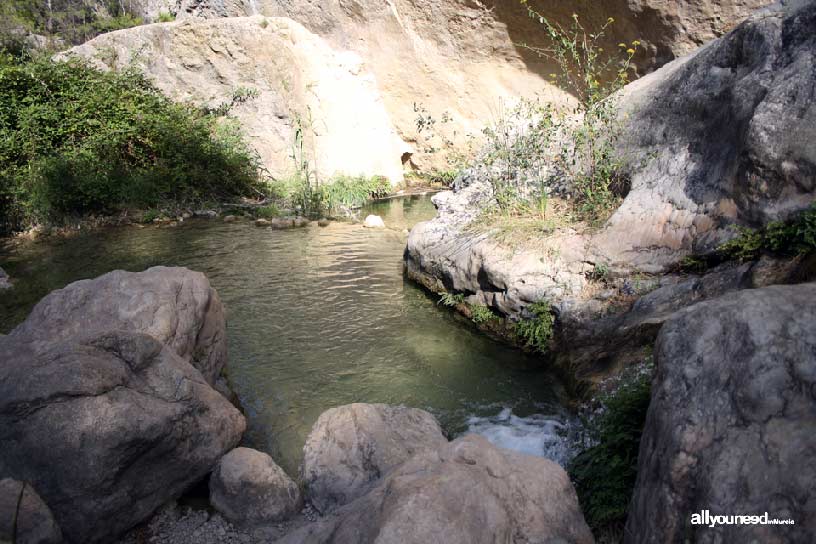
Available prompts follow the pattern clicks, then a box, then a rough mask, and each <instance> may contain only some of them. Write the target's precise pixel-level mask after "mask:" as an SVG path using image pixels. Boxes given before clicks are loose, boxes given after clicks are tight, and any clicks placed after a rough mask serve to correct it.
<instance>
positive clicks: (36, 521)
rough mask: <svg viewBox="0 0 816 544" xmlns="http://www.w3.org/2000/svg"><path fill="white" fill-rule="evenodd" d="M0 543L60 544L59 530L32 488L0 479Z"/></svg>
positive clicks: (11, 480)
mask: <svg viewBox="0 0 816 544" xmlns="http://www.w3.org/2000/svg"><path fill="white" fill-rule="evenodd" d="M0 542H3V543H6V542H8V543H10V544H60V543H61V542H62V531H60V528H59V525H57V522H56V520H55V519H54V516H53V514H52V513H51V510H50V509H49V508H48V506H47V505H46V504H45V503H44V502H43V501H42V499H41V498H40V496H39V495H37V492H36V491H35V490H34V488H33V487H31V486H30V485H28V484H26V483H25V482H19V481H17V480H13V479H11V478H4V479H2V480H0Z"/></svg>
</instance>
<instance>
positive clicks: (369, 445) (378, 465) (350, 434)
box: [301, 404, 447, 511]
mask: <svg viewBox="0 0 816 544" xmlns="http://www.w3.org/2000/svg"><path fill="white" fill-rule="evenodd" d="M446 442H447V440H446V439H445V437H444V435H443V434H442V430H441V429H440V427H439V423H437V421H436V419H435V418H434V417H433V416H432V415H431V414H429V413H428V412H425V411H423V410H418V409H416V408H406V407H404V406H389V405H386V404H348V405H345V406H340V407H338V408H332V409H330V410H327V411H325V412H323V414H321V415H320V417H319V418H318V420H317V423H315V425H314V427H312V431H311V432H310V433H309V437H308V438H307V439H306V445H305V446H304V447H303V466H302V469H301V471H302V474H301V479H302V481H303V485H304V486H305V489H306V493H307V495H308V497H309V500H311V502H312V504H313V505H314V506H315V507H316V508H317V509H318V510H320V511H325V510H326V509H328V508H330V507H333V506H336V505H338V504H345V503H347V502H349V501H351V500H354V499H355V498H357V497H358V496H360V495H361V494H362V493H363V492H365V490H366V489H367V488H368V487H369V486H370V484H371V483H372V482H374V481H376V480H378V479H380V478H381V477H382V476H384V475H385V474H386V473H387V472H388V471H389V470H391V469H392V468H394V467H395V466H397V465H399V464H400V463H402V462H404V461H405V460H407V459H408V458H409V457H411V456H412V455H414V454H415V453H417V452H420V451H423V450H429V449H431V450H433V449H436V448H438V447H440V446H441V445H443V444H445V443H446Z"/></svg>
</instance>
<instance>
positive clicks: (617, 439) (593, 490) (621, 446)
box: [568, 366, 651, 534]
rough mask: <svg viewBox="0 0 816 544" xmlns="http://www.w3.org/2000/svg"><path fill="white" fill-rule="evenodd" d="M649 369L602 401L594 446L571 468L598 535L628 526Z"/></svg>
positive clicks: (592, 428) (592, 427) (592, 431)
mask: <svg viewBox="0 0 816 544" xmlns="http://www.w3.org/2000/svg"><path fill="white" fill-rule="evenodd" d="M647 369H648V371H647V372H639V373H638V374H636V376H635V377H634V378H633V379H631V381H628V382H625V383H622V384H621V385H620V386H619V387H618V388H617V390H615V391H614V392H613V393H612V394H610V395H608V396H606V397H604V398H602V399H601V404H602V406H603V409H602V410H601V412H600V415H599V416H598V417H597V418H596V419H595V420H593V421H591V422H589V423H588V432H589V438H590V441H591V442H592V443H593V444H594V445H592V446H590V447H589V448H587V449H585V450H584V451H582V452H581V453H579V454H578V455H577V456H576V457H575V458H574V459H573V460H572V462H571V463H570V465H569V467H568V471H569V473H570V475H571V477H572V480H573V482H574V484H575V490H576V492H577V493H578V500H579V502H580V504H581V510H582V511H583V513H584V517H585V518H586V520H587V523H588V524H589V526H590V527H591V528H592V529H593V531H595V532H596V534H598V533H599V532H605V531H609V530H610V529H612V531H611V532H619V531H620V530H621V528H622V526H623V524H624V523H625V521H626V515H627V513H628V509H629V502H630V500H631V498H632V491H633V489H634V486H635V479H636V477H637V461H638V450H639V448H640V438H641V434H642V433H643V426H644V424H645V421H646V411H647V410H648V408H649V401H650V399H651V367H650V366H649V367H647Z"/></svg>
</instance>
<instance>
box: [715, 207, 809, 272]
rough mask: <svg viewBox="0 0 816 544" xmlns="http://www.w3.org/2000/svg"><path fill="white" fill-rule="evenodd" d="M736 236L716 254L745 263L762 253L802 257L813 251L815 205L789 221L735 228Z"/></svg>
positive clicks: (719, 248) (722, 245) (721, 246)
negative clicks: (760, 226) (759, 227)
mask: <svg viewBox="0 0 816 544" xmlns="http://www.w3.org/2000/svg"><path fill="white" fill-rule="evenodd" d="M737 230H738V232H739V236H737V237H736V238H734V239H732V240H729V241H728V242H725V243H724V244H721V245H720V246H719V247H718V248H717V251H718V252H719V253H720V254H721V255H722V256H723V257H725V258H727V259H738V260H740V261H749V260H753V259H756V258H757V257H759V255H760V253H762V252H763V251H768V252H771V253H778V254H781V255H805V254H808V253H813V252H814V251H816V202H814V203H813V204H811V206H810V208H808V209H807V210H805V211H804V212H802V213H801V214H800V215H799V216H798V217H796V218H794V219H792V220H790V221H773V222H771V223H768V224H767V225H766V226H765V227H764V228H762V229H750V228H746V227H737Z"/></svg>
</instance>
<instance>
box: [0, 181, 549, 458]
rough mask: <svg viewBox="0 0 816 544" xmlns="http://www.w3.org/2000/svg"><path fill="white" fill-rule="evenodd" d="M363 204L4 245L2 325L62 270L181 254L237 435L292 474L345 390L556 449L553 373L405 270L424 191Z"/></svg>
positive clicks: (132, 264)
mask: <svg viewBox="0 0 816 544" xmlns="http://www.w3.org/2000/svg"><path fill="white" fill-rule="evenodd" d="M366 213H376V214H378V215H381V216H382V217H383V219H384V220H385V222H386V225H387V226H388V228H387V229H385V230H373V229H364V228H362V227H361V226H360V225H359V224H352V223H349V222H335V223H332V224H331V225H330V226H328V227H325V228H320V227H317V226H312V227H308V228H304V229H297V230H289V231H278V230H270V229H262V228H257V227H255V226H254V225H253V224H252V222H251V221H248V220H244V221H239V222H237V223H224V222H223V221H221V220H218V219H213V220H203V219H202V220H189V221H186V222H184V223H182V224H181V225H180V226H178V227H175V228H169V227H163V228H159V227H147V228H143V229H139V228H136V227H126V228H118V229H109V230H103V231H96V232H94V233H87V234H81V235H77V236H75V237H72V238H70V239H64V240H47V241H44V242H39V243H33V244H27V245H25V246H21V247H18V248H16V249H14V250H11V251H8V250H7V251H6V253H4V254H3V255H2V256H0V263H1V264H0V266H2V267H3V268H4V269H6V271H7V272H8V273H9V274H10V275H11V276H12V277H13V278H15V280H16V284H15V287H14V289H12V290H11V291H9V292H6V293H0V331H2V332H8V331H9V330H10V329H11V328H13V326H14V325H15V324H16V323H19V322H20V321H21V320H22V319H24V318H25V316H26V315H27V313H28V311H29V310H30V309H31V306H33V304H34V303H36V301H37V300H39V299H40V298H41V297H42V296H44V295H45V294H47V293H48V292H49V291H51V290H53V289H57V288H61V287H64V286H65V285H67V284H68V283H70V282H72V281H75V280H78V279H83V278H92V277H95V276H98V275H100V274H103V273H105V272H109V271H111V270H114V269H125V270H131V271H139V270H144V269H145V268H148V267H150V266H154V265H167V266H186V267H188V268H191V269H193V270H198V271H201V272H204V273H205V274H206V275H207V277H208V278H209V279H210V282H211V283H212V285H213V286H214V287H215V288H216V289H217V290H218V292H219V294H220V296H221V299H222V301H223V302H224V304H225V306H226V308H227V319H228V325H227V327H228V339H229V355H230V362H229V374H230V379H231V381H232V383H233V387H234V388H235V390H236V392H237V393H238V396H239V397H240V399H241V402H242V403H243V406H244V407H245V409H246V411H247V416H248V421H249V428H248V432H247V435H246V438H245V442H246V443H247V444H248V445H251V446H253V447H256V448H258V449H261V450H264V451H267V452H268V453H270V454H271V455H272V456H273V457H274V458H275V459H276V460H277V461H278V462H279V463H280V464H281V465H282V466H283V467H284V468H285V469H286V470H287V471H288V472H289V473H290V474H294V473H295V472H296V470H297V466H298V464H299V462H300V458H301V450H302V447H303V443H304V442H305V439H306V435H307V434H308V432H309V429H310V428H311V426H312V424H313V423H314V422H315V420H316V419H317V417H318V416H319V415H320V413H322V412H323V411H324V410H326V409H328V408H330V407H333V406H338V405H341V404H347V403H350V402H385V403H393V404H405V405H408V406H415V407H419V408H424V409H427V410H429V411H431V412H432V413H434V414H435V415H436V416H437V417H438V418H439V419H440V421H441V422H442V424H443V427H444V428H445V430H446V431H447V432H448V433H449V434H450V435H451V436H453V435H455V434H457V433H460V432H463V431H465V430H467V429H468V428H470V429H471V430H472V431H474V432H480V433H482V434H484V435H485V436H488V438H490V439H491V440H493V441H495V442H497V443H500V444H503V445H506V446H509V447H514V448H515V449H520V450H522V451H526V452H528V453H537V454H540V455H548V456H551V457H555V458H560V456H561V454H562V450H563V441H562V440H561V439H560V429H561V427H560V426H559V425H558V419H559V418H560V416H561V415H562V413H563V411H562V408H561V405H560V402H559V396H560V394H561V392H560V391H561V388H560V387H559V385H558V382H557V380H556V378H555V377H554V376H553V375H552V374H550V373H549V372H546V371H544V370H542V369H541V368H540V366H539V365H538V362H537V361H535V360H533V359H532V358H529V357H528V356H526V355H524V354H523V353H520V352H519V351H517V350H513V349H510V348H507V347H505V346H503V345H501V344H499V343H496V342H494V341H492V340H490V339H488V338H486V337H485V336H483V335H481V334H479V333H478V332H476V331H475V330H474V329H473V328H472V327H471V326H470V324H469V323H468V322H466V321H465V320H463V319H462V318H461V317H460V316H456V315H454V314H452V313H451V312H450V311H448V310H447V309H445V308H443V307H440V306H439V305H438V304H437V302H436V300H435V299H433V298H431V297H429V296H428V295H427V294H426V293H425V292H423V291H422V290H420V289H419V288H417V287H415V286H414V285H413V284H411V283H409V282H406V281H405V280H403V276H402V252H403V249H404V247H405V240H406V234H405V233H404V229H406V228H410V227H411V226H413V225H414V224H416V223H417V222H419V221H422V220H426V219H429V218H431V217H433V215H434V209H433V206H432V204H431V203H430V200H429V199H428V198H427V197H412V198H405V199H396V200H391V201H385V202H378V203H374V204H372V205H370V206H369V207H368V208H367V209H365V210H363V214H366ZM533 414H536V415H533ZM530 416H532V419H530ZM551 416H556V420H555V421H554V420H553V417H551Z"/></svg>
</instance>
